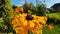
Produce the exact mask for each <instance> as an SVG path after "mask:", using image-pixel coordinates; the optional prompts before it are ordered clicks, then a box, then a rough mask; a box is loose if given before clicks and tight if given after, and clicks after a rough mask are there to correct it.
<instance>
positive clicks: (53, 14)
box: [47, 13, 60, 19]
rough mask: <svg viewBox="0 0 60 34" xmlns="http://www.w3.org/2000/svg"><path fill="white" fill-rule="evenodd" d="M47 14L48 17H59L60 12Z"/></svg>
mask: <svg viewBox="0 0 60 34" xmlns="http://www.w3.org/2000/svg"><path fill="white" fill-rule="evenodd" d="M47 16H48V17H50V18H57V19H60V14H59V13H49V14H47Z"/></svg>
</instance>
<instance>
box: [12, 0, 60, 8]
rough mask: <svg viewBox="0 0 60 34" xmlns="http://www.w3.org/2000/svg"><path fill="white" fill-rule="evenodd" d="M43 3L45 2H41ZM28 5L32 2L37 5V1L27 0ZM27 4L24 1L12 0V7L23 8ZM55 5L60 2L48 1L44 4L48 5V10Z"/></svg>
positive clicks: (58, 0)
mask: <svg viewBox="0 0 60 34" xmlns="http://www.w3.org/2000/svg"><path fill="white" fill-rule="evenodd" d="M40 1H42V3H43V0H40ZM27 2H28V3H30V2H32V3H33V4H34V5H36V1H35V0H27ZM24 3H25V1H24V0H12V5H15V6H22V5H23V4H24ZM55 3H60V0H46V2H45V3H44V4H46V6H47V8H50V7H51V6H53V5H54V4H55Z"/></svg>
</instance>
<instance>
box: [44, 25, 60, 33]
mask: <svg viewBox="0 0 60 34" xmlns="http://www.w3.org/2000/svg"><path fill="white" fill-rule="evenodd" d="M53 26H54V29H53V30H48V29H47V30H46V29H43V34H60V27H59V25H53Z"/></svg>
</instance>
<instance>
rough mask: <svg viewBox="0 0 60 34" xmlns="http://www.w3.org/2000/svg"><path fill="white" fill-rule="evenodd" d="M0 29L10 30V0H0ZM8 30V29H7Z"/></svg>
mask: <svg viewBox="0 0 60 34" xmlns="http://www.w3.org/2000/svg"><path fill="white" fill-rule="evenodd" d="M0 2H1V3H0V20H2V21H0V24H1V25H0V27H1V28H0V29H1V30H2V31H3V32H9V31H11V30H10V28H11V25H10V22H11V20H12V17H13V16H12V14H13V13H12V6H11V0H0ZM7 30H8V31H7Z"/></svg>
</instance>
